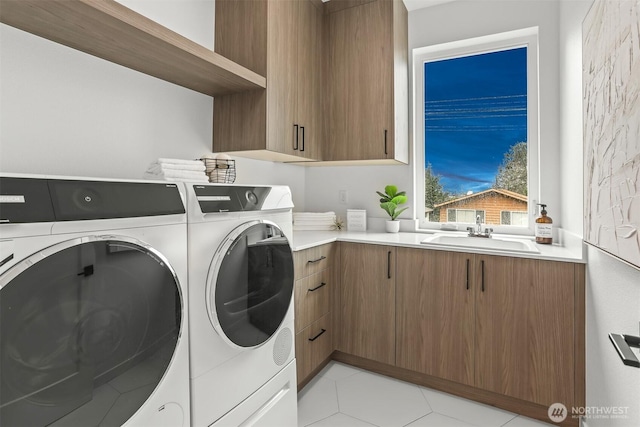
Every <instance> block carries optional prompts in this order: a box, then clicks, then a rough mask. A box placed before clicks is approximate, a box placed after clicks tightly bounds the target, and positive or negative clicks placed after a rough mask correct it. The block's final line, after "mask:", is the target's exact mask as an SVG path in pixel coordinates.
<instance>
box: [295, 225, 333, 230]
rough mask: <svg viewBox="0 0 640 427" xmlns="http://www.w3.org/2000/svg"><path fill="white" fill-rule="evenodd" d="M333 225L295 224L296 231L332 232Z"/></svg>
mask: <svg viewBox="0 0 640 427" xmlns="http://www.w3.org/2000/svg"><path fill="white" fill-rule="evenodd" d="M333 229H334V228H333V224H332V225H295V224H293V230H294V231H330V230H333Z"/></svg>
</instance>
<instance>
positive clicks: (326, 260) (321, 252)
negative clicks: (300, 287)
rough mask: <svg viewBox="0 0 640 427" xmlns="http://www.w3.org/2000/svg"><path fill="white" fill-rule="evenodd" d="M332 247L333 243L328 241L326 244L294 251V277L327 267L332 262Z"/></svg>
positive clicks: (297, 277) (307, 274)
mask: <svg viewBox="0 0 640 427" xmlns="http://www.w3.org/2000/svg"><path fill="white" fill-rule="evenodd" d="M334 247H335V245H334V244H333V243H329V244H327V245H322V246H316V247H314V248H309V249H305V250H303V251H298V252H294V254H293V262H294V271H295V273H294V276H295V279H296V280H298V279H302V278H303V277H307V276H310V275H312V274H315V273H318V272H320V271H322V270H324V269H325V268H328V267H329V266H330V265H331V264H332V263H333V260H332V258H333V252H334Z"/></svg>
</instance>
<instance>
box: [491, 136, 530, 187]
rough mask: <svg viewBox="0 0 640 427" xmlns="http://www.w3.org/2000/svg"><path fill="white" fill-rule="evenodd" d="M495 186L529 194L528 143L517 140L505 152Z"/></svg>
mask: <svg viewBox="0 0 640 427" xmlns="http://www.w3.org/2000/svg"><path fill="white" fill-rule="evenodd" d="M493 187H494V188H502V189H505V190H509V191H513V192H515V193H518V194H522V195H523V196H526V195H527V143H526V142H517V143H515V144H514V145H512V146H511V148H509V151H507V152H506V153H505V154H504V158H503V159H502V164H501V165H500V166H499V167H498V173H497V174H496V181H495V183H494V185H493Z"/></svg>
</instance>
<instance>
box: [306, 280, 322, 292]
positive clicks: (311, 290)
mask: <svg viewBox="0 0 640 427" xmlns="http://www.w3.org/2000/svg"><path fill="white" fill-rule="evenodd" d="M323 286H327V284H326V283H325V282H321V283H320V284H319V285H318V286H316V287H315V288H309V289H307V292H313V291H317V290H318V289H320V288H321V287H323Z"/></svg>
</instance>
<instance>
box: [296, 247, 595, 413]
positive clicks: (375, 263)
mask: <svg viewBox="0 0 640 427" xmlns="http://www.w3.org/2000/svg"><path fill="white" fill-rule="evenodd" d="M322 257H325V258H322ZM334 257H335V258H334ZM296 259H297V260H296V262H297V264H296V266H297V267H296V269H297V271H301V272H302V273H300V274H302V275H303V276H304V277H302V278H299V279H298V281H297V282H296V295H297V296H296V304H297V307H296V309H297V310H296V312H297V314H296V331H297V335H296V357H297V360H298V362H297V363H298V384H299V387H300V384H301V381H302V385H304V384H306V383H307V382H308V381H309V380H310V379H311V378H312V377H313V375H315V373H317V372H318V371H319V370H320V369H321V368H322V366H323V363H324V362H326V361H327V360H328V358H329V357H331V358H333V359H336V360H338V361H342V362H345V363H350V364H353V365H355V366H359V367H361V368H364V369H368V370H372V371H374V372H379V373H382V374H385V375H389V376H392V377H396V378H399V379H401V380H405V381H411V382H414V383H416V384H420V385H423V386H427V387H430V388H434V389H437V390H442V391H445V392H448V393H453V394H457V395H459V396H462V397H466V398H471V399H474V400H477V401H479V402H483V403H486V404H489V405H493V406H497V407H499V408H503V409H506V410H509V411H513V412H517V413H519V414H523V415H525V416H528V417H532V418H537V419H540V420H543V421H547V422H548V421H549V420H548V417H547V410H548V407H549V405H550V404H552V403H556V402H559V403H563V404H564V405H565V406H566V407H567V408H571V407H580V406H584V405H585V388H584V387H585V379H584V370H585V360H584V359H585V355H584V352H585V342H584V327H585V325H584V317H585V313H584V298H585V295H584V280H585V278H584V265H582V264H574V263H568V262H555V261H546V260H538V259H526V258H514V257H503V256H490V255H482V254H473V253H464V252H449V251H437V250H428V249H416V248H403V247H398V248H396V247H393V246H384V245H373V244H360V243H347V242H341V243H340V244H339V245H338V244H335V246H325V247H317V248H313V249H309V250H307V251H306V252H305V253H300V254H298V255H297V257H296ZM334 259H335V265H334V268H331V269H330V270H327V271H324V270H323V264H322V263H325V262H326V264H324V266H325V267H328V266H330V265H331V262H332V261H333V260H334ZM309 261H313V262H309ZM297 277H299V276H298V275H297ZM322 283H331V285H332V286H329V285H322ZM320 285H322V287H321V288H318V289H316V290H314V291H310V289H314V288H316V287H317V286H320ZM325 288H326V289H325ZM323 290H324V291H323ZM318 291H320V292H319V293H317V294H315V295H309V294H313V293H314V292H318ZM327 291H328V292H327ZM323 292H327V293H324V294H323ZM303 295H304V297H303ZM327 299H330V307H331V308H330V310H329V311H328V312H326V308H325V307H326V301H327ZM300 309H302V310H304V313H300V312H299V310H300ZM318 316H321V317H318ZM301 328H303V329H301ZM562 425H571V426H577V425H578V421H577V419H574V418H571V417H569V418H568V419H567V420H565V421H564V422H563V423H562Z"/></svg>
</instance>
